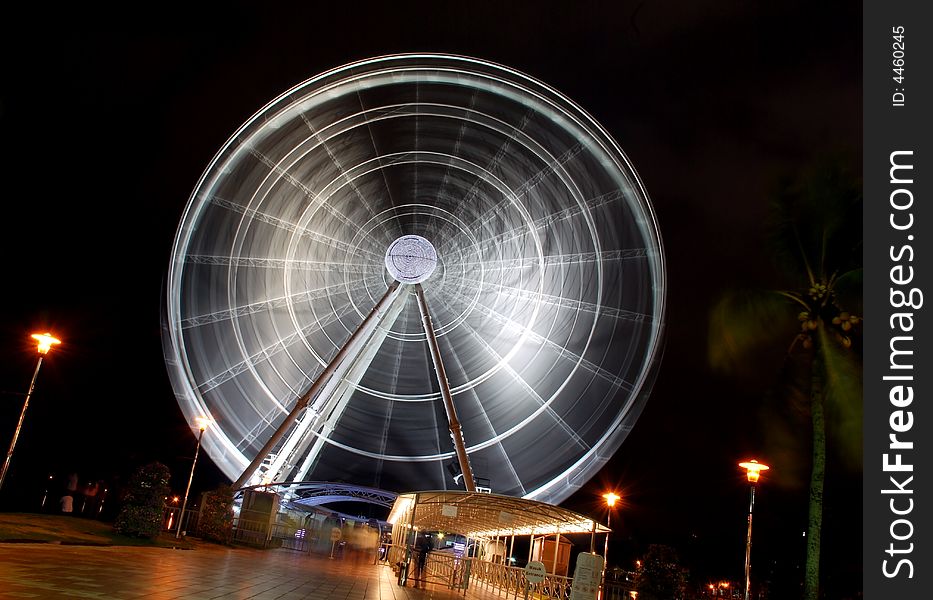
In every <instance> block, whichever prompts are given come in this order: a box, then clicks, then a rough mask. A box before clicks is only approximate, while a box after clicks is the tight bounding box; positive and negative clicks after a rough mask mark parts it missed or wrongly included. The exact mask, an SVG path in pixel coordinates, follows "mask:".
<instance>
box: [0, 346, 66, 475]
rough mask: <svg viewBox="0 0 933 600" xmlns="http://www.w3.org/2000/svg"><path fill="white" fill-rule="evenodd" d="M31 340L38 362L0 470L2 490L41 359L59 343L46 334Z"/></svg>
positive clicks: (34, 385) (34, 386)
mask: <svg viewBox="0 0 933 600" xmlns="http://www.w3.org/2000/svg"><path fill="white" fill-rule="evenodd" d="M32 337H33V339H35V340H37V341H38V343H39V361H38V362H37V363H36V370H35V371H33V374H32V381H31V382H30V383H29V391H28V392H26V400H25V401H24V402H23V410H21V411H20V413H19V421H17V423H16V431H14V432H13V441H12V442H10V449H9V450H7V451H6V459H5V460H4V461H3V469H2V470H0V489H2V488H3V482H4V481H5V480H6V473H7V471H8V470H9V468H10V461H11V460H12V459H13V450H15V449H16V440H18V439H19V432H20V430H21V429H22V428H23V419H25V418H26V409H27V408H29V399H30V398H31V397H32V392H33V390H34V389H35V388H36V378H37V377H38V376H39V367H41V366H42V359H43V358H45V355H46V354H48V353H49V350H50V349H51V348H52V346H53V345H55V344H60V343H61V341H60V340H57V339H55V338H54V337H52V336H51V335H49V334H48V333H34V334H32Z"/></svg>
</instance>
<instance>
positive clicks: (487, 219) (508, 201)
mask: <svg viewBox="0 0 933 600" xmlns="http://www.w3.org/2000/svg"><path fill="white" fill-rule="evenodd" d="M582 150H583V144H581V143H579V142H578V143H576V144H574V145H573V146H571V147H570V148H568V149H567V150H565V151H564V153H563V154H561V155H560V156H558V157H556V158H554V159H553V160H551V161H550V162H549V163H547V164H546V165H545V166H544V167H542V168H541V169H540V170H539V171H538V172H537V173H535V174H534V175H532V176H531V177H529V178H528V179H526V180H525V181H523V182H522V183H521V184H520V185H519V186H518V187H517V188H515V189H513V190H512V191H511V192H510V193H508V194H506V195H505V196H503V197H502V198H500V199H499V201H498V202H496V203H495V204H493V205H492V206H491V207H490V208H488V209H486V210H485V211H484V212H483V213H481V214H480V215H479V216H478V217H476V218H475V219H474V220H473V221H471V222H470V223H469V224H467V227H466V230H467V231H482V230H483V229H484V228H485V227H486V226H488V225H489V224H490V223H492V222H493V221H495V220H496V219H497V218H498V217H499V215H500V214H501V213H502V211H504V210H506V209H507V208H508V207H509V206H510V205H513V204H517V203H518V202H519V200H520V199H521V198H523V197H524V196H525V195H526V194H527V193H528V192H529V191H530V190H532V189H533V188H534V187H535V186H536V185H538V184H539V183H541V182H542V181H544V180H545V179H546V178H547V177H549V176H550V175H552V174H554V173H557V172H558V171H559V170H560V169H562V168H563V166H564V165H565V164H567V163H568V162H570V161H571V160H573V159H574V158H575V157H576V156H577V155H578V154H580V152H581V151H582ZM464 204H466V202H464ZM455 240H456V238H453V239H451V240H449V241H448V242H447V246H446V247H442V248H441V249H440V251H441V252H444V251H446V250H448V249H449V247H450V245H451V244H452V243H454V241H455Z"/></svg>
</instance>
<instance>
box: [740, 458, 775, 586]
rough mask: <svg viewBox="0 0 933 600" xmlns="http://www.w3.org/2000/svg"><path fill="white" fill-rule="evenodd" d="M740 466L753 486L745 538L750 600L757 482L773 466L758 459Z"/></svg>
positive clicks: (746, 581)
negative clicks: (753, 516) (753, 519)
mask: <svg viewBox="0 0 933 600" xmlns="http://www.w3.org/2000/svg"><path fill="white" fill-rule="evenodd" d="M739 466H740V467H742V468H743V469H745V474H746V476H747V477H748V483H749V486H750V488H751V492H750V494H749V500H748V535H747V536H746V538H745V600H749V594H750V590H751V584H752V514H753V513H754V511H755V484H757V483H758V478H759V477H760V476H761V472H762V471H767V470H768V469H770V468H771V467H769V466H768V465H765V464H762V463H760V462H758V461H757V460H750V461H748V462H743V463H739Z"/></svg>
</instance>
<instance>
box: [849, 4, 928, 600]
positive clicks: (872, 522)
mask: <svg viewBox="0 0 933 600" xmlns="http://www.w3.org/2000/svg"><path fill="white" fill-rule="evenodd" d="M931 12H933V11H931V9H930V6H929V4H927V3H924V2H911V1H908V0H867V1H866V2H865V3H864V4H863V23H862V44H863V46H862V51H863V56H862V59H863V62H862V66H863V111H864V113H863V126H864V129H863V135H864V138H863V142H864V154H863V160H864V165H863V177H864V179H863V182H864V197H865V201H864V217H865V220H864V223H865V225H864V227H865V231H864V242H865V245H864V265H865V278H864V299H865V322H864V330H863V331H864V338H863V340H864V366H865V369H864V400H863V401H864V435H865V438H864V478H863V483H864V488H863V510H864V522H863V526H864V529H863V549H862V551H863V557H864V566H863V578H864V592H865V595H864V597H865V598H866V599H867V600H889V599H897V600H920V599H925V598H933V560H931V557H933V553H931V551H930V545H931V544H933V533H931V531H930V528H929V527H928V521H929V515H930V513H931V507H930V503H931V502H933V495H931V492H930V478H931V477H933V468H931V464H930V463H931V457H933V411H931V410H930V409H929V407H928V406H929V404H930V403H931V402H933V357H931V353H930V352H929V348H930V346H931V343H933V342H931V337H933V327H931V325H930V323H931V321H933V287H931V285H930V283H931V281H933V274H931V270H933V258H931V247H933V242H931V238H933V209H931V204H933V185H931V184H930V180H931V179H933V127H931V122H933V95H931V85H930V84H931V82H930V79H931V77H930V75H931V73H933V19H931V18H930V15H931ZM896 27H903V28H904V32H903V36H904V37H903V40H902V42H903V43H904V50H903V51H904V65H903V67H904V71H903V72H902V75H903V77H904V79H903V81H902V82H897V81H895V80H894V79H893V77H894V76H895V75H897V73H895V72H894V71H893V68H894V67H895V66H896V65H894V63H893V60H894V58H895V54H894V52H893V51H894V50H895V49H897V48H895V46H894V42H895V41H896V40H895V39H894V37H893V35H894V28H896ZM898 91H900V92H901V93H903V94H904V96H903V103H902V104H903V106H896V104H898V102H897V101H898V100H899V99H900V98H899V97H895V95H894V94H895V93H896V92H898ZM898 151H900V152H907V151H910V152H912V155H908V154H901V155H899V156H898V158H897V161H898V162H899V163H901V164H911V165H912V166H913V169H912V170H911V171H910V172H911V173H912V175H907V173H908V171H907V170H905V169H900V170H898V171H895V176H896V178H897V179H902V180H904V179H912V182H911V183H892V182H891V172H890V169H891V154H892V153H893V152H898ZM899 189H908V190H909V194H912V196H913V203H912V204H911V205H910V206H909V208H904V209H901V210H897V209H893V208H892V206H891V197H892V193H894V197H895V202H896V203H898V204H901V205H904V204H907V203H908V200H909V198H910V195H909V194H908V193H905V192H896V190H899ZM892 214H893V215H894V219H895V221H896V222H897V223H898V224H899V225H901V226H903V225H904V224H906V223H908V222H909V217H908V214H910V215H912V217H913V224H912V226H911V227H910V228H909V229H905V230H898V229H896V228H895V227H894V226H893V225H892V223H891V218H892ZM911 236H912V237H911ZM905 246H909V247H910V248H911V249H912V251H913V256H912V258H913V260H912V261H911V260H908V258H909V257H910V254H911V252H910V251H902V249H903V248H904V247H905ZM899 253H900V254H901V255H900V257H899V259H895V258H893V257H895V256H898V254H899ZM897 265H901V266H902V268H901V270H898V271H896V272H894V274H895V276H897V277H901V278H904V277H905V276H906V275H907V274H908V273H909V272H910V271H909V270H907V267H908V266H910V267H912V268H913V279H912V280H911V281H910V283H907V284H899V285H895V284H893V283H892V280H891V278H892V268H896V267H897ZM892 288H893V289H895V290H897V289H900V290H902V291H904V292H905V293H907V292H908V291H909V290H910V289H911V288H916V289H919V290H920V291H921V293H923V295H924V298H923V305H922V306H921V307H920V308H909V307H902V308H895V307H894V306H893V305H892V301H891V290H892ZM915 297H916V296H915ZM918 304H919V303H918ZM928 304H929V306H928ZM898 312H912V313H913V329H912V330H911V331H909V332H903V331H902V328H901V327H900V324H905V323H906V322H905V321H896V324H895V326H894V327H893V328H892V315H893V314H895V313H898ZM893 336H910V337H912V339H908V340H900V341H898V342H897V343H896V346H897V347H898V348H899V349H902V350H912V351H913V354H912V355H899V358H898V360H899V362H901V363H905V362H907V361H909V362H910V363H912V365H913V369H912V370H898V371H893V370H892V369H891V368H890V366H889V363H890V360H891V340H892V337H893ZM892 374H898V375H904V374H908V375H912V376H913V380H912V381H900V382H896V381H891V380H885V379H884V377H885V376H887V375H892ZM898 384H903V385H905V386H911V387H912V390H913V400H912V402H911V403H910V404H909V405H907V406H901V407H898V406H895V405H894V404H892V402H891V397H890V394H891V390H892V387H894V386H895V385H898ZM898 410H903V411H910V413H911V416H912V418H913V423H912V425H911V427H910V429H909V430H907V431H904V432H899V433H897V436H898V438H899V439H900V440H902V441H912V442H913V444H914V445H913V448H912V449H906V450H892V449H891V448H890V438H889V436H890V434H892V433H894V430H893V429H892V427H895V426H896V427H900V428H904V427H905V419H907V421H906V422H909V417H907V415H906V414H900V416H898V413H897V412H896V411H898ZM892 419H893V421H892ZM885 453H887V454H888V462H889V463H893V462H895V460H896V459H895V457H894V454H897V453H900V454H901V455H902V461H903V462H904V463H905V464H910V465H912V470H911V471H901V472H897V471H889V472H886V471H885V469H884V454H885ZM892 476H893V477H894V478H895V480H894V481H892V480H891V479H890V478H891V477H892ZM910 476H913V479H912V480H909V482H908V483H905V481H906V480H907V478H908V477H910ZM896 483H897V484H899V485H900V486H901V487H903V488H904V489H905V490H908V489H909V490H910V493H906V492H905V493H897V494H894V493H890V491H897V489H896V485H895V484H896ZM886 490H888V491H886ZM892 500H893V505H892ZM911 501H912V503H911ZM908 508H909V509H910V511H909V512H907V513H906V514H903V515H898V514H895V513H894V512H893V511H894V510H898V511H901V512H904V511H907V509H908ZM899 519H900V521H898V520H899ZM908 534H909V536H908ZM895 536H897V537H904V538H905V539H902V540H898V539H896V537H895ZM892 544H893V551H892ZM911 544H912V546H911ZM898 551H901V552H902V553H898ZM885 560H886V561H887V564H886V565H885V563H884V561H885ZM901 560H907V561H909V564H908V563H903V564H900V565H899V561H901ZM898 565H899V567H898ZM885 570H887V571H888V575H886V574H885ZM891 573H894V576H889V575H890V574H891ZM909 575H912V577H909Z"/></svg>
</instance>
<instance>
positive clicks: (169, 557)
mask: <svg viewBox="0 0 933 600" xmlns="http://www.w3.org/2000/svg"><path fill="white" fill-rule="evenodd" d="M466 597H467V598H468V599H470V600H486V599H491V598H496V597H497V596H496V595H495V594H490V593H487V592H483V591H481V590H476V591H472V590H471V592H470V593H469V594H468V595H467V596H466ZM14 598H55V599H59V598H61V599H69V600H70V599H82V598H93V599H106V600H117V599H124V598H127V599H147V600H209V599H211V600H213V599H221V598H222V599H231V600H233V599H236V600H247V599H249V600H298V599H299V598H308V599H311V600H331V599H333V600H426V599H431V600H435V599H436V600H463V598H464V596H463V595H460V594H457V593H456V592H454V591H452V590H449V589H447V588H446V587H443V586H436V585H428V586H427V589H426V590H418V589H414V588H411V587H399V586H398V585H397V584H396V579H395V576H394V574H393V572H392V570H391V569H390V568H389V567H387V566H385V565H371V564H362V565H353V564H352V563H350V562H344V561H340V560H329V559H328V558H327V557H321V556H317V555H311V556H309V555H307V554H302V553H298V552H292V551H288V550H252V549H246V548H224V547H220V546H213V545H208V544H203V545H199V547H198V548H196V549H194V550H171V549H166V548H138V547H128V546H112V547H92V546H68V545H56V544H0V599H3V600H6V599H11V600H12V599H14Z"/></svg>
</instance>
